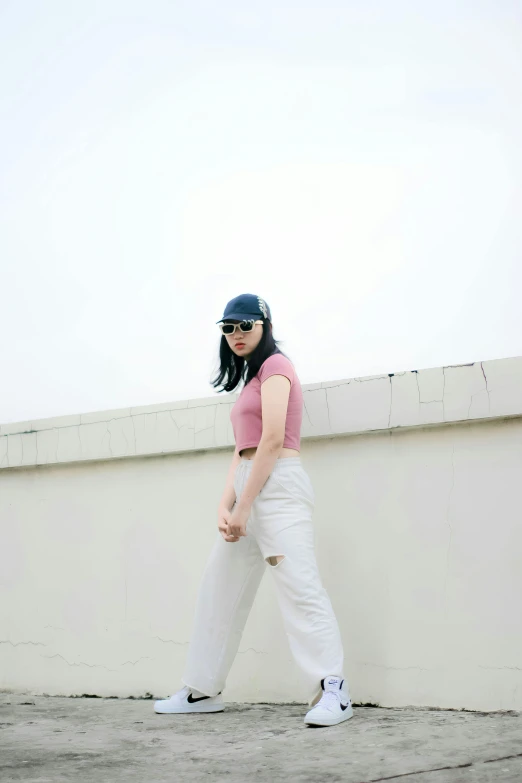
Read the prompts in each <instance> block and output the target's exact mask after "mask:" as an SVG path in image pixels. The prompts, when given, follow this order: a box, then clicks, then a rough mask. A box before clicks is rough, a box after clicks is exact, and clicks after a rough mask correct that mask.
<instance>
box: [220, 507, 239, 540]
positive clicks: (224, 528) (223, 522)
mask: <svg viewBox="0 0 522 783" xmlns="http://www.w3.org/2000/svg"><path fill="white" fill-rule="evenodd" d="M231 513H232V512H231V511H230V510H229V509H228V508H225V507H224V506H220V507H219V509H218V528H219V532H220V533H221V535H222V536H223V538H224V539H225V541H226V542H227V543H228V544H234V543H235V542H236V541H239V536H231V535H229V532H228V523H229V521H230V515H231Z"/></svg>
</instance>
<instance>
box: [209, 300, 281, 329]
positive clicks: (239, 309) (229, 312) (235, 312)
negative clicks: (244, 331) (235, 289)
mask: <svg viewBox="0 0 522 783" xmlns="http://www.w3.org/2000/svg"><path fill="white" fill-rule="evenodd" d="M258 318H266V319H267V320H268V321H271V320H272V316H271V314H270V308H269V306H268V305H267V303H266V302H265V300H264V299H261V297H260V296H256V295H255V294H240V295H239V296H236V297H235V298H234V299H231V300H230V302H228V303H227V306H226V307H225V312H224V313H223V318H220V319H219V321H216V323H217V324H219V323H221V322H222V321H225V320H227V319H230V320H232V321H250V320H252V321H257V319H258Z"/></svg>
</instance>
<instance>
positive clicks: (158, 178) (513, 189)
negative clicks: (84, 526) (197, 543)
mask: <svg viewBox="0 0 522 783" xmlns="http://www.w3.org/2000/svg"><path fill="white" fill-rule="evenodd" d="M520 139H522V11H521V6H520V3H519V2H514V1H513V2H510V1H509V0H490V1H489V2H485V1H483V0H475V1H474V2H473V3H470V2H464V1H463V0H451V1H450V0H441V1H439V2H437V3H434V2H427V0H426V1H425V2H423V1H422V0H421V1H420V2H419V0H411V2H406V1H405V0H397V1H396V2H391V0H388V1H387V2H376V1H370V0H356V1H355V0H354V1H353V2H352V1H351V0H342V2H338V3H332V2H328V0H326V1H325V0H321V2H319V0H315V1H314V2H309V1H307V0H301V1H300V2H299V3H295V4H290V3H285V2H284V1H283V2H281V0H277V1H276V0H263V1H262V2H261V0H253V2H250V3H244V2H240V1H239V0H238V2H230V0H222V1H221V2H219V3H218V2H215V0H209V1H208V2H200V1H199V0H190V2H188V1H187V2H175V0H165V1H164V2H161V0H147V1H146V2H145V0H141V2H134V1H133V0H99V1H96V0H74V2H71V0H46V2H36V1H35V0H24V2H19V1H18V0H13V1H12V2H9V0H0V142H1V143H0V264H1V299H0V349H1V350H0V375H1V377H0V422H3V423H6V422H12V421H19V420H20V421H22V420H24V421H25V420H28V421H30V420H32V419H36V418H42V417H47V416H55V415H62V414H68V413H83V412H87V411H94V410H103V409H110V408H119V407H128V406H133V405H144V404H149V403H150V404H152V403H158V402H165V401H171V400H182V399H187V398H191V397H204V396H210V395H212V394H214V393H215V392H214V390H213V388H212V386H210V383H209V381H210V378H211V376H213V374H214V372H215V369H216V366H217V357H218V346H219V339H220V336H219V332H218V327H217V326H216V325H215V322H216V321H217V320H218V319H219V318H220V317H221V316H222V314H223V309H224V307H225V304H226V302H227V301H228V300H229V299H231V298H233V297H235V296H237V295H238V294H240V293H245V292H246V293H254V294H257V295H260V296H262V297H263V298H265V299H266V300H267V302H268V304H269V305H270V307H271V309H272V316H273V323H274V335H275V337H276V338H277V339H280V340H281V341H282V342H281V343H280V347H281V348H282V350H283V351H285V353H287V354H288V355H289V356H290V358H291V359H292V361H293V362H294V364H295V366H296V369H297V372H298V375H299V377H300V380H301V383H302V384H306V383H315V382H319V381H326V380H333V379H341V378H350V377H354V376H362V375H372V374H378V373H388V372H398V371H401V370H411V369H421V368H425V367H435V366H440V365H443V364H457V363H467V362H472V361H480V360H486V359H495V358H502V357H508V356H517V355H522V306H521V296H522V271H521V270H522V253H521V251H522V220H521V217H520V216H521V205H522V199H521V196H522V147H521V144H520Z"/></svg>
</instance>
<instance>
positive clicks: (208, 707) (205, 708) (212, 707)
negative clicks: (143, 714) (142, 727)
mask: <svg viewBox="0 0 522 783" xmlns="http://www.w3.org/2000/svg"><path fill="white" fill-rule="evenodd" d="M224 711H225V705H224V704H205V705H203V704H191V705H190V706H188V705H187V708H184V707H178V708H175V709H169V708H168V707H156V706H155V707H154V712H155V713H157V714H158V715H191V714H198V713H199V714H201V713H203V712H224Z"/></svg>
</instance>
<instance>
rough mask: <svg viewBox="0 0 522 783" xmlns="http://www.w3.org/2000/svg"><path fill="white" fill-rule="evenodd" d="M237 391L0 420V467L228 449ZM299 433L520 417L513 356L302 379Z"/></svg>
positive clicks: (519, 368)
mask: <svg viewBox="0 0 522 783" xmlns="http://www.w3.org/2000/svg"><path fill="white" fill-rule="evenodd" d="M237 396H238V395H237V393H233V394H230V395H228V396H226V397H221V396H219V397H218V396H217V395H216V396H213V397H208V398H202V399H192V400H183V401H180V402H173V403H164V404H159V405H149V406H140V407H135V408H125V409H121V410H112V411H99V412H94V413H83V414H77V415H74V416H63V417H57V418H51V419H41V420H39V421H32V422H17V423H14V424H3V425H0V469H9V468H16V467H28V466H31V465H52V464H58V463H70V462H82V461H89V460H110V459H121V458H125V457H137V456H146V455H155V454H174V453H181V452H187V451H200V450H212V449H223V448H227V447H228V448H230V447H233V446H234V434H233V430H232V425H231V422H230V411H231V409H232V406H233V404H234V402H235V400H236V399H237ZM303 396H304V410H303V424H302V429H301V437H302V439H306V438H321V437H328V436H338V435H349V434H356V433H363V432H368V431H379V430H386V429H394V428H398V427H422V426H433V425H440V424H444V423H451V422H458V421H474V420H477V419H489V418H497V417H505V416H521V415H522V357H515V358H511V359H496V360H493V361H487V362H474V363H471V364H464V365H458V366H449V367H437V368H433V369H426V370H413V371H408V372H398V373H390V374H388V375H377V376H372V377H368V378H351V379H346V380H338V381H327V382H324V383H316V384H309V385H305V384H304V385H303Z"/></svg>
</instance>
